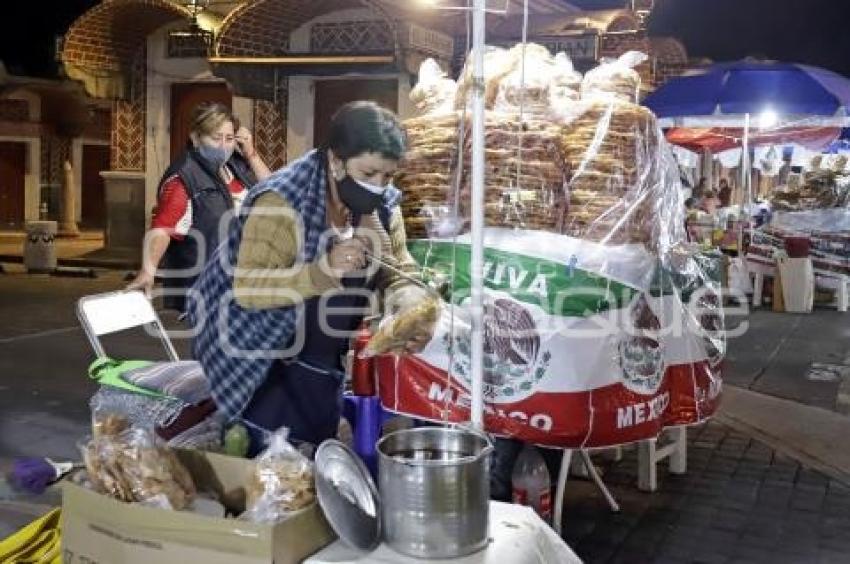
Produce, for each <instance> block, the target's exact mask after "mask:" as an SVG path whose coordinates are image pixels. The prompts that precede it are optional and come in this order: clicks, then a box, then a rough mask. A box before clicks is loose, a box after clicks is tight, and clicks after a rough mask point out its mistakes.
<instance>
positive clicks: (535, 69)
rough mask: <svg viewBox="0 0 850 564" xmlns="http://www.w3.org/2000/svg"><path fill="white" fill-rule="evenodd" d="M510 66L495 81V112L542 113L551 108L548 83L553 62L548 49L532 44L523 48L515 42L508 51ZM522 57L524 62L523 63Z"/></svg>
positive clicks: (552, 70) (544, 113)
mask: <svg viewBox="0 0 850 564" xmlns="http://www.w3.org/2000/svg"><path fill="white" fill-rule="evenodd" d="M507 57H508V60H509V61H515V62H514V64H513V68H512V69H511V70H510V72H508V73H507V74H505V75H504V76H503V77H502V78H501V79H500V80H499V83H498V86H497V94H496V101H495V103H494V104H493V109H494V110H495V111H496V112H505V113H509V114H511V113H518V112H520V111H521V112H522V113H523V114H530V115H537V116H545V115H546V114H548V113H549V111H550V102H549V100H550V86H551V85H552V77H553V75H554V74H555V71H556V68H555V61H554V59H553V57H552V55H550V54H549V51H548V50H547V49H546V48H545V47H543V46H541V45H537V44H535V43H529V44H527V45H526V46H525V49H524V50H523V49H522V46H521V45H517V46H516V47H514V48H512V49H511V50H510V51H508V53H507ZM523 57H524V59H525V65H523V63H522V61H523Z"/></svg>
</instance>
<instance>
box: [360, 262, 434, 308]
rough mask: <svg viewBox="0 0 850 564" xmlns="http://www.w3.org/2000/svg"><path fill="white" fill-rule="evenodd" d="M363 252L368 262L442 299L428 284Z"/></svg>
mask: <svg viewBox="0 0 850 564" xmlns="http://www.w3.org/2000/svg"><path fill="white" fill-rule="evenodd" d="M363 252H364V253H365V254H366V256H367V257H368V258H369V260H371V261H374V262H376V263H378V264H380V265H381V266H383V267H384V268H386V269H387V270H391V271H392V272H393V273H394V274H397V275H399V276H401V277H402V278H404V279H405V280H407V281H408V282H412V283H414V284H416V285H417V286H419V287H420V288H424V289H425V290H428V291H429V292H430V293H431V294H433V295H434V296H436V297H438V298H440V299H442V298H443V297H442V296H441V295H440V292H438V291H437V290H436V289H435V288H432V287H431V286H429V285H428V284H426V283H425V282H423V281H422V280H419V279H418V278H414V277H413V276H411V275H410V274H408V273H406V272H404V271H403V270H401V269H399V268H396V267H395V266H393V265H392V264H390V263H388V262H387V261H385V260H384V259H381V258H378V257H377V256H375V255H373V254H372V253H370V252H369V251H365V250H364V251H363Z"/></svg>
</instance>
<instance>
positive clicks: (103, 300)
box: [77, 291, 180, 360]
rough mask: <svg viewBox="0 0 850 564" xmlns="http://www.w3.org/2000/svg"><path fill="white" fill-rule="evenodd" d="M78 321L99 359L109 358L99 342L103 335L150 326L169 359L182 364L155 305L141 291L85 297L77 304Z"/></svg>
mask: <svg viewBox="0 0 850 564" xmlns="http://www.w3.org/2000/svg"><path fill="white" fill-rule="evenodd" d="M77 317H78V318H79V320H80V324H81V325H82V326H83V330H85V332H86V336H87V337H88V339H89V343H91V346H92V348H93V349H94V352H95V354H96V355H97V356H98V358H102V357H105V356H107V354H106V352H105V351H104V350H103V345H102V344H101V342H100V337H102V336H103V335H108V334H110V333H117V332H118V331H124V330H127V329H133V328H135V327H145V326H147V327H148V328H150V329H152V330H153V331H154V332H155V334H156V336H157V337H159V339H160V341H161V342H162V346H163V347H164V348H165V352H166V353H167V354H168V358H169V359H171V360H180V358H179V357H178V356H177V351H176V350H174V345H172V344H171V339H169V338H168V333H166V331H165V327H163V325H162V322H161V321H160V320H159V316H158V315H157V314H156V311H154V309H153V305H152V304H151V302H150V300H148V298H147V297H146V296H145V294H144V293H143V292H141V291H132V292H123V291H122V292H107V293H105V294H94V295H92V296H84V297H82V298H80V299H79V301H77Z"/></svg>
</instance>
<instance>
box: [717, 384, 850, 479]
mask: <svg viewBox="0 0 850 564" xmlns="http://www.w3.org/2000/svg"><path fill="white" fill-rule="evenodd" d="M716 419H717V421H719V422H721V423H723V424H725V425H728V426H729V427H732V428H733V429H736V430H738V431H741V432H743V433H746V434H748V435H751V436H752V437H754V438H755V439H757V440H759V441H761V442H763V443H765V444H766V445H768V446H769V447H771V448H772V449H774V450H776V451H777V452H780V453H782V454H784V455H786V456H788V457H790V458H793V459H795V460H797V461H799V462H800V463H801V464H803V465H804V466H808V467H810V468H813V469H815V470H817V471H819V472H822V473H823V474H826V475H828V476H830V477H831V478H833V479H834V480H836V481H839V482H841V483H842V484H845V485H847V486H850V449H847V448H846V447H844V445H845V444H846V440H847V437H848V436H850V418H848V417H845V416H843V415H839V414H837V413H834V412H831V411H827V410H825V409H820V408H817V407H811V406H807V405H803V404H800V403H798V402H795V401H790V400H785V399H780V398H776V397H773V396H768V395H765V394H760V393H758V392H753V391H750V390H746V389H743V388H737V387H735V386H732V385H729V384H727V385H726V386H724V390H723V400H722V404H721V408H720V411H719V412H718V413H717V415H716Z"/></svg>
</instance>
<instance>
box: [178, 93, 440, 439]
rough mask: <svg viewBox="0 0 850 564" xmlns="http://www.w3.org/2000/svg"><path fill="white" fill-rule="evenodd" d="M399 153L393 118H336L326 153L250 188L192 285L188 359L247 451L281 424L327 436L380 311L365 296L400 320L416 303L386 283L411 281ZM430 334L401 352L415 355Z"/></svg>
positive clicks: (344, 112) (358, 110) (415, 297)
mask: <svg viewBox="0 0 850 564" xmlns="http://www.w3.org/2000/svg"><path fill="white" fill-rule="evenodd" d="M405 142H406V139H405V134H404V131H403V130H402V127H401V125H400V124H399V121H398V119H397V118H396V116H395V115H394V114H393V113H392V112H390V111H388V110H385V109H383V108H381V107H379V106H378V105H377V104H374V103H372V102H354V103H351V104H347V105H345V106H343V107H342V108H340V109H339V110H338V111H337V113H336V114H335V115H334V117H333V119H332V122H331V131H330V135H329V141H328V144H327V146H326V147H322V148H320V149H317V150H313V151H311V152H309V153H308V154H306V155H305V156H303V157H302V158H301V159H299V160H297V161H295V162H293V163H292V164H290V165H289V166H288V167H286V168H284V169H281V170H279V171H277V172H275V173H274V174H272V175H271V176H270V177H269V178H268V179H266V180H265V181H263V182H260V183H259V184H257V186H256V187H255V188H254V189H253V190H251V193H250V194H249V195H248V197H247V198H246V199H245V203H244V204H243V207H242V212H241V214H240V217H239V221H238V222H234V224H233V225H232V226H231V231H230V234H229V237H228V240H227V243H226V244H224V245H222V246H221V247H219V249H218V250H217V251H216V253H215V254H214V255H213V257H212V258H211V259H210V261H209V263H208V264H207V266H206V268H205V269H204V272H203V273H202V274H201V276H200V277H199V278H198V281H197V282H196V284H195V286H194V288H193V290H194V291H193V292H192V296H191V298H190V300H189V304H188V312H189V319H190V322H191V323H192V324H193V325H195V330H196V331H197V332H198V333H197V337H196V338H195V340H194V341H193V345H192V349H193V354H194V357H195V358H197V359H198V360H199V361H200V362H201V364H202V366H203V368H204V371H205V374H206V376H207V379H208V380H209V382H210V387H211V390H212V395H213V398H214V399H215V402H216V404H217V406H218V409H219V411H220V412H222V413H223V414H224V415H225V416H227V417H228V418H229V419H231V420H242V421H243V422H245V424H246V426H247V427H248V429H249V433H251V435H252V449H253V451H254V452H256V451H257V450H259V449H260V448H261V447H262V437H263V431H264V430H268V431H272V430H275V429H277V428H279V427H281V426H286V427H289V429H290V436H291V437H292V438H293V439H294V440H296V441H303V442H308V443H312V444H319V443H320V442H322V441H323V440H325V439H327V438H330V437H333V436H335V435H336V431H337V426H338V423H339V417H340V408H341V403H342V385H343V379H344V378H343V373H342V363H341V359H342V357H343V356H344V355H345V353H346V352H347V351H348V348H349V338H350V337H351V335H352V334H353V332H354V331H355V330H356V329H357V327H358V326H359V324H360V322H361V321H362V319H363V317H364V315H366V314H367V313H369V312H370V311H374V309H375V307H376V304H378V303H380V302H381V300H378V299H375V300H374V301H373V299H374V298H376V297H377V296H378V295H380V296H382V297H383V298H384V300H383V302H384V304H385V307H386V308H390V309H391V310H392V311H398V310H400V309H404V308H407V307H411V306H412V305H415V304H417V303H419V301H420V300H421V299H422V298H423V297H424V296H423V291H422V290H421V289H420V288H419V287H418V286H416V285H414V284H411V283H410V281H408V280H406V279H405V278H404V277H402V276H399V275H398V273H397V271H403V272H406V273H409V274H416V273H417V271H418V269H417V267H416V263H415V262H414V261H413V258H412V257H411V256H410V254H409V253H408V252H407V248H406V241H405V239H406V238H405V232H404V221H403V218H402V215H401V209H400V207H399V205H398V204H399V201H400V196H401V194H400V193H399V191H398V190H396V189H395V188H394V187H393V186H392V185H391V180H392V178H393V175H394V174H395V170H396V167H397V165H398V161H399V160H400V159H401V157H402V156H403V154H404V150H405ZM367 250H368V251H369V253H371V254H374V255H379V256H380V258H381V259H382V260H383V261H384V262H388V263H392V265H394V269H388V268H386V267H380V266H376V263H372V262H370V261H369V259H368V256H367ZM432 330H433V328H431V327H422V328H421V331H420V334H419V335H416V336H415V337H414V338H412V339H411V340H410V341H409V342H407V343H406V346H405V347H404V349H405V350H403V351H399V352H415V351H418V350H421V348H422V347H423V346H424V345H425V344H426V343H427V342H428V340H429V339H430V336H431V333H432Z"/></svg>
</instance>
